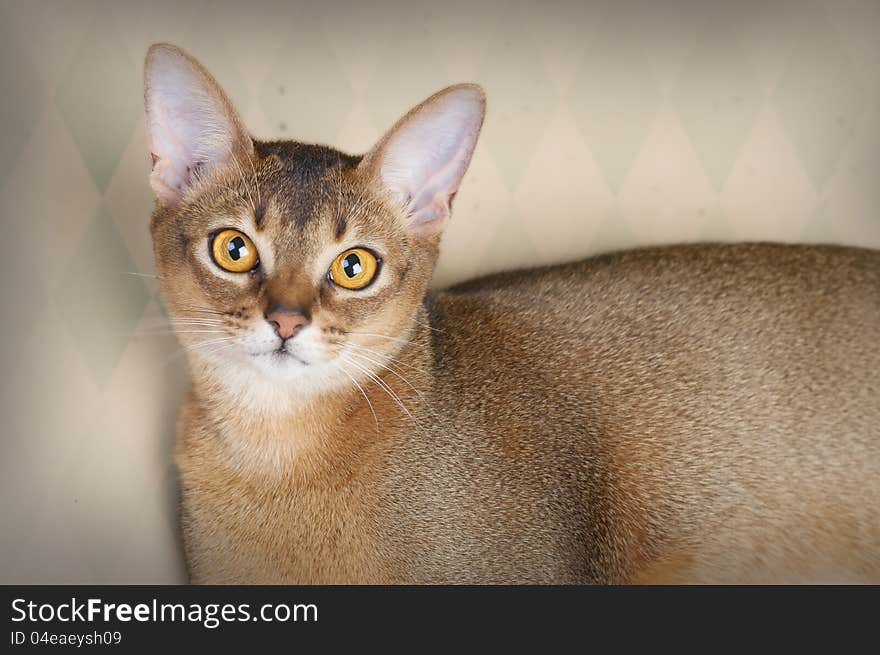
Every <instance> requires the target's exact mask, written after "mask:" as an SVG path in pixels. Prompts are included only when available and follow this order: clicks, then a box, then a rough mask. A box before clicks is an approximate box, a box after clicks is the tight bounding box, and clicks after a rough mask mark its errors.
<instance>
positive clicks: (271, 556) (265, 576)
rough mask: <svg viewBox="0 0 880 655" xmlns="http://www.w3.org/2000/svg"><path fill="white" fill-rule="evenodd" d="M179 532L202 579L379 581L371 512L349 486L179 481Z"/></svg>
mask: <svg viewBox="0 0 880 655" xmlns="http://www.w3.org/2000/svg"><path fill="white" fill-rule="evenodd" d="M182 496H183V506H184V512H183V517H182V518H183V520H184V522H185V523H187V522H188V523H189V525H184V535H185V540H186V541H187V544H186V549H187V556H188V559H189V560H190V561H189V564H190V569H191V570H192V571H193V574H194V577H196V576H197V574H198V572H199V571H204V572H205V578H206V579H205V580H204V581H205V582H217V583H221V582H230V583H252V584H261V583H262V584H268V583H279V582H281V583H288V584H327V583H338V582H342V581H346V580H352V579H360V580H363V579H368V580H381V579H382V577H383V575H382V571H381V569H382V567H381V566H380V564H379V563H378V562H377V561H376V560H375V558H371V557H368V556H366V554H367V553H375V552H376V544H375V540H374V538H373V530H372V529H371V527H370V523H371V521H370V514H371V512H370V510H369V508H368V507H367V506H366V504H365V502H364V497H363V495H360V496H359V495H358V494H357V493H356V490H354V489H344V488H343V489H339V488H337V489H327V488H319V487H315V486H311V487H310V486H305V485H295V484H290V483H285V482H279V481H275V483H269V482H266V483H264V484H254V483H253V482H252V481H251V482H248V483H242V482H241V481H237V480H231V479H229V478H226V479H225V480H224V479H223V478H219V477H218V478H217V479H215V480H213V481H211V482H208V481H205V480H200V481H194V483H193V484H187V480H185V479H182Z"/></svg>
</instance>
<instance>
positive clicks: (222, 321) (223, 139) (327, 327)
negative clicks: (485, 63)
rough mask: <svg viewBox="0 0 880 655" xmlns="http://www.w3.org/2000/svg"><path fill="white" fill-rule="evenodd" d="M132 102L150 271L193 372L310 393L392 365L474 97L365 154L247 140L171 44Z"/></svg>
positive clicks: (471, 130)
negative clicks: (143, 157) (143, 144)
mask: <svg viewBox="0 0 880 655" xmlns="http://www.w3.org/2000/svg"><path fill="white" fill-rule="evenodd" d="M145 103H146V113H147V123H148V132H149V141H150V151H151V156H152V161H153V170H152V173H151V176H150V184H151V186H152V188H153V192H154V194H155V198H156V206H155V211H154V213H153V217H152V221H151V231H152V234H153V243H154V251H155V257H156V266H157V272H158V274H159V279H160V286H161V290H162V294H163V297H164V300H165V303H166V306H167V309H168V312H169V315H170V318H171V321H172V323H173V325H174V327H175V330H176V332H177V335H178V338H179V339H180V341H181V342H182V344H183V346H184V347H185V348H186V349H187V356H188V359H189V362H190V366H191V368H192V369H194V372H195V373H196V374H203V375H207V376H209V377H210V378H211V379H212V380H214V381H219V382H223V381H228V382H229V383H230V385H232V386H239V387H241V386H243V385H245V386H246V385H250V384H262V383H265V382H267V381H268V382H269V383H271V384H272V385H273V386H287V385H289V386H294V387H297V388H298V389H300V390H315V389H321V388H325V387H333V386H339V385H345V384H351V382H352V379H353V378H357V377H360V374H361V373H365V372H367V371H373V370H375V369H376V368H377V367H378V366H379V364H380V363H381V361H383V358H386V357H390V356H393V354H394V352H395V351H396V350H398V349H399V348H400V347H401V345H402V344H403V343H404V342H406V340H407V334H408V333H409V330H410V329H411V326H412V324H413V320H414V316H415V314H416V312H417V310H418V308H419V306H420V304H421V302H422V300H423V297H424V294H425V291H426V289H427V286H428V282H429V280H430V277H431V274H432V271H433V267H434V264H435V261H436V258H437V251H438V241H439V238H440V234H441V231H442V229H443V226H444V224H445V222H446V221H447V219H448V218H449V214H450V211H451V206H452V200H453V198H454V196H455V193H456V191H457V189H458V187H459V183H460V182H461V179H462V176H463V175H464V173H465V170H466V169H467V166H468V164H469V162H470V159H471V155H472V154H473V150H474V146H475V144H476V140H477V136H478V134H479V131H480V127H481V125H482V121H483V115H484V111H485V96H484V94H483V91H482V90H481V89H480V88H479V87H478V86H475V85H471V84H463V85H458V86H453V87H449V88H447V89H444V90H442V91H440V92H438V93H436V94H435V95H433V96H431V97H430V98H428V99H427V100H425V101H424V102H423V103H421V104H420V105H418V106H416V107H415V108H414V109H412V110H411V111H410V112H409V113H407V114H406V115H405V116H404V117H403V118H401V119H400V120H399V121H398V122H397V123H396V124H395V125H394V127H392V128H391V129H390V130H389V131H388V132H387V133H386V134H385V136H384V137H383V138H382V139H381V140H380V141H379V142H378V143H377V144H376V145H375V146H374V147H373V148H372V149H371V150H370V151H369V152H368V153H367V154H365V155H363V156H352V155H348V154H345V153H342V152H339V151H337V150H334V149H332V148H328V147H324V146H318V145H308V144H303V143H297V142H291V141H277V142H261V141H256V140H254V139H252V138H251V136H250V135H249V134H248V132H247V131H246V129H245V127H244V125H243V124H242V121H241V119H240V117H239V116H238V114H237V112H236V111H235V108H234V107H233V106H232V104H231V103H230V102H229V99H228V98H227V97H226V95H225V94H224V92H223V90H222V89H221V88H220V86H219V85H218V84H217V82H216V81H215V80H214V78H213V77H212V76H211V75H210V74H209V73H208V72H207V71H206V70H205V69H204V68H203V67H202V66H201V65H200V64H199V63H198V62H197V61H196V60H195V59H193V58H192V57H191V56H190V55H188V54H187V53H185V52H183V51H182V50H180V49H179V48H176V47H174V46H171V45H165V44H159V45H154V46H153V47H151V48H150V50H149V52H148V54H147V58H146V68H145ZM292 118H293V119H295V117H292Z"/></svg>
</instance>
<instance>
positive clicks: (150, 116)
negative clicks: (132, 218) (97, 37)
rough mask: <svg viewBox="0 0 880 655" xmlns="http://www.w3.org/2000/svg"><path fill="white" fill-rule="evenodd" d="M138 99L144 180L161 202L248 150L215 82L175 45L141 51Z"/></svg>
mask: <svg viewBox="0 0 880 655" xmlns="http://www.w3.org/2000/svg"><path fill="white" fill-rule="evenodd" d="M144 103H145V105H146V111H147V127H148V133H149V142H150V153H151V155H152V158H153V172H152V174H151V175H150V185H151V186H152V187H153V192H154V193H155V194H156V197H157V198H158V199H159V201H160V202H162V203H163V204H170V205H173V204H176V203H177V202H178V201H179V200H180V198H181V197H182V196H183V195H184V194H185V193H186V191H187V189H188V188H189V187H190V185H191V183H192V182H193V177H194V175H196V174H203V173H208V172H210V171H211V170H212V169H214V168H217V167H218V166H222V165H223V164H226V163H228V162H229V161H231V160H232V159H233V158H236V159H238V160H240V159H242V158H246V157H250V156H251V155H252V154H253V149H254V144H253V141H252V140H251V138H250V136H249V135H248V133H247V131H246V130H245V129H244V126H243V124H242V122H241V119H240V118H239V117H238V114H237V113H236V111H235V109H234V108H233V106H232V104H231V103H230V102H229V99H228V98H227V97H226V94H224V93H223V90H222V89H221V88H220V85H219V84H217V81H216V80H215V79H214V78H213V77H212V76H211V74H210V73H209V72H208V71H206V70H205V69H204V68H203V67H202V65H201V64H199V62H197V61H196V60H195V59H193V57H191V56H190V55H189V54H187V53H186V52H184V51H183V50H181V49H180V48H178V47H176V46H173V45H169V44H166V43H159V44H156V45H153V46H152V47H151V48H150V49H149V51H148V52H147V59H146V64H145V67H144ZM240 165H243V164H240Z"/></svg>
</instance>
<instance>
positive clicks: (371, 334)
mask: <svg viewBox="0 0 880 655" xmlns="http://www.w3.org/2000/svg"><path fill="white" fill-rule="evenodd" d="M345 334H357V335H360V336H362V337H379V338H381V339H389V340H390V341H397V342H399V343H407V344H412V345H414V346H420V347H421V345H422V344H419V343H416V342H415V341H410V340H409V339H401V338H399V337H392V336H390V335H387V334H376V333H375V332H351V331H348V330H346V332H345Z"/></svg>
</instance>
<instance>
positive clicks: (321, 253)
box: [145, 45, 880, 583]
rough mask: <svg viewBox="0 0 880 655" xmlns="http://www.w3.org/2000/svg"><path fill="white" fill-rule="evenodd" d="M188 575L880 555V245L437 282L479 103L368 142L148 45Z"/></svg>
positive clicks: (492, 571) (296, 576)
mask: <svg viewBox="0 0 880 655" xmlns="http://www.w3.org/2000/svg"><path fill="white" fill-rule="evenodd" d="M145 98H146V111H147V118H148V124H149V135H150V145H151V151H152V158H153V171H152V175H151V184H152V188H153V190H154V192H155V197H156V206H155V211H154V214H153V217H152V223H151V229H152V234H153V238H154V243H155V256H156V264H157V269H158V272H159V275H160V281H161V289H162V293H163V296H164V299H165V302H166V304H167V307H168V309H169V313H170V316H171V321H172V323H173V325H174V326H175V329H176V330H177V332H178V337H179V339H180V341H181V342H182V344H183V345H184V347H185V348H186V349H187V358H188V364H189V368H190V372H191V377H192V386H191V390H190V392H189V395H188V397H187V398H186V400H185V402H184V405H183V408H182V412H181V415H180V421H179V438H178V448H177V454H176V459H177V463H178V466H179V469H180V476H181V494H182V501H181V524H182V530H183V536H184V542H185V551H186V559H187V562H188V566H189V571H190V575H191V578H192V580H193V581H194V582H200V583H201V582H211V583H407V582H417V583H421V582H425V583H442V582H455V583H458V582H485V583H496V582H497V583H501V582H521V583H533V582H534V583H545V582H546V583H588V582H591V583H658V582H678V583H689V582H801V581H804V582H851V581H873V582H880V253H878V252H875V251H871V250H865V249H858V248H843V247H831V246H827V247H825V246H823V247H816V246H786V245H773V244H742V245H689V246H680V247H664V248H653V249H645V250H637V251H632V252H624V253H617V254H610V255H604V256H599V257H595V258H593V259H590V260H587V261H583V262H580V263H572V264H567V265H561V266H555V267H550V268H541V269H535V270H522V271H517V272H512V273H507V274H500V275H494V276H491V277H487V278H484V279H480V280H475V281H472V282H469V283H466V284H462V285H459V286H456V287H454V288H452V289H449V290H446V291H440V292H430V291H428V283H429V280H430V278H431V274H432V268H433V266H434V263H435V261H436V259H437V254H438V241H439V239H440V234H441V231H442V229H443V227H444V224H445V223H446V221H447V219H448V218H449V215H450V209H451V205H452V199H453V197H454V196H455V193H456V190H457V189H458V187H459V183H460V182H461V179H462V176H463V175H464V173H465V169H466V168H467V166H468V163H469V160H470V159H471V155H472V153H473V150H474V145H475V142H476V140H477V135H478V133H479V131H480V127H481V124H482V122H483V115H484V107H485V98H484V95H483V92H482V90H481V89H480V88H479V87H477V86H474V85H467V84H465V85H459V86H453V87H450V88H448V89H444V90H443V91H440V92H439V93H437V94H435V95H433V96H432V97H430V98H428V99H427V100H425V101H424V102H423V103H422V104H420V105H419V106H417V107H416V108H414V109H413V110H411V111H410V112H409V113H408V114H406V115H405V116H404V117H403V118H402V119H400V121H398V123H397V124H396V125H395V126H394V127H393V128H392V129H391V130H390V131H389V132H388V133H387V134H386V135H385V136H384V137H383V138H382V139H381V140H380V141H379V143H378V144H376V146H375V147H374V148H373V149H372V150H370V151H369V152H368V153H367V154H366V155H363V156H352V155H347V154H344V153H341V152H339V151H336V150H334V149H331V148H328V147H324V146H317V145H307V144H302V143H295V142H280V141H279V142H263V141H257V140H254V139H252V138H251V136H249V134H248V132H247V131H246V130H245V127H244V126H243V124H242V122H241V120H240V118H239V117H238V115H237V114H236V111H235V109H234V108H233V107H232V105H231V104H230V102H229V101H228V99H227V98H226V96H225V95H224V93H223V91H222V90H221V89H220V87H219V86H218V84H217V83H216V81H215V80H214V79H213V78H212V77H211V76H210V74H209V73H208V72H206V70H205V69H204V68H202V66H201V65H200V64H199V63H197V62H196V61H195V60H194V59H193V58H192V57H190V56H189V55H187V54H186V53H184V52H183V51H181V50H180V49H178V48H176V47H174V46H170V45H156V46H153V47H152V48H151V49H150V51H149V53H148V55H147V60H146V94H145Z"/></svg>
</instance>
